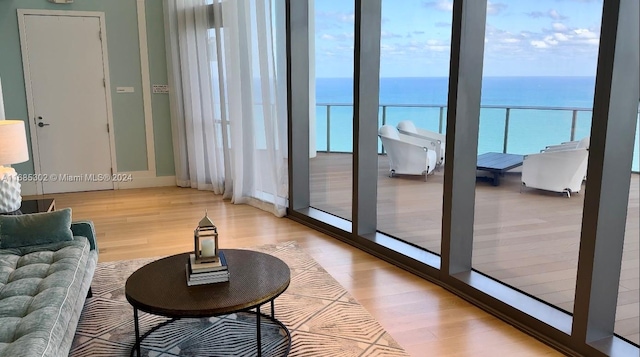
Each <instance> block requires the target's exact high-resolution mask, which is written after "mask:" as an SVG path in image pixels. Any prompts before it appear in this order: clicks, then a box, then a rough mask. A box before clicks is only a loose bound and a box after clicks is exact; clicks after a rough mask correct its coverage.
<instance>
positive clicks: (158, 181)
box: [20, 171, 177, 196]
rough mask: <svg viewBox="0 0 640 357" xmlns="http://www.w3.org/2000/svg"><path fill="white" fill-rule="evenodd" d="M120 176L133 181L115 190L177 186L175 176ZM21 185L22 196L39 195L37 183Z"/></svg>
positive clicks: (127, 173)
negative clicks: (128, 177)
mask: <svg viewBox="0 0 640 357" xmlns="http://www.w3.org/2000/svg"><path fill="white" fill-rule="evenodd" d="M120 174H122V175H123V177H125V176H126V175H129V174H130V175H131V180H127V181H126V182H116V183H115V185H114V190H126V189H129V188H145V187H167V186H177V184H176V177H175V176H150V175H149V174H148V172H147V171H136V172H124V173H118V174H117V175H120ZM20 185H21V187H20V190H21V192H22V196H35V195H38V189H37V187H36V186H37V183H36V182H24V181H23V182H21V183H20Z"/></svg>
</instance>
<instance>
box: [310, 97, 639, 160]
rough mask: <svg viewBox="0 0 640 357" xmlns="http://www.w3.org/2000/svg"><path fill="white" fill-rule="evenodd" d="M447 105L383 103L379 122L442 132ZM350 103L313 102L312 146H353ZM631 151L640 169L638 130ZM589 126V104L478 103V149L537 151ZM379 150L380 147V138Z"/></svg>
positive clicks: (321, 148) (583, 133) (328, 148)
mask: <svg viewBox="0 0 640 357" xmlns="http://www.w3.org/2000/svg"><path fill="white" fill-rule="evenodd" d="M446 115H447V107H446V106H445V105H427V104H381V105H380V107H379V113H378V126H381V125H385V124H389V125H393V126H396V125H397V124H398V122H400V121H402V120H412V121H413V122H414V123H415V125H416V126H418V127H421V128H424V129H428V130H432V131H436V132H439V133H445V132H446ZM352 117H353V105H352V104H343V103H319V104H317V105H316V149H317V150H318V151H321V152H334V153H335V152H352V150H353V142H352V141H353V140H352V137H353V127H352V124H351V119H352ZM638 122H639V123H638V125H637V126H636V139H635V146H634V148H635V149H634V155H633V166H632V170H633V171H634V172H638V171H640V160H639V158H638V154H639V153H638V151H639V150H638V147H639V146H640V145H639V144H638V139H639V138H638V136H639V135H638V130H640V129H639V128H640V110H639V111H638ZM590 130H591V109H590V108H567V107H533V106H495V105H485V106H482V107H481V109H480V134H479V138H478V153H483V152H489V151H494V152H495V151H501V152H504V153H507V152H508V153H514V154H529V153H534V152H539V151H540V149H543V148H544V147H545V146H547V145H553V144H559V143H561V142H565V141H573V140H579V139H581V138H583V137H585V136H588V135H589V133H590ZM378 153H381V154H382V153H384V148H383V147H382V144H381V143H379V144H378Z"/></svg>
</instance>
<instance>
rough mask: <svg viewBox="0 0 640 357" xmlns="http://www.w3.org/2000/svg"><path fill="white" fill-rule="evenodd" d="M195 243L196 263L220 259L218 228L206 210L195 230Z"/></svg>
mask: <svg viewBox="0 0 640 357" xmlns="http://www.w3.org/2000/svg"><path fill="white" fill-rule="evenodd" d="M193 245H194V253H195V256H196V263H208V262H216V261H218V228H216V226H215V225H214V224H213V222H212V221H211V219H209V216H207V212H206V211H205V213H204V217H203V218H202V219H201V220H200V223H198V227H197V228H196V229H195V230H194V231H193Z"/></svg>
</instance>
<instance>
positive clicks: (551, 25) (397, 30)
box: [314, 0, 602, 78]
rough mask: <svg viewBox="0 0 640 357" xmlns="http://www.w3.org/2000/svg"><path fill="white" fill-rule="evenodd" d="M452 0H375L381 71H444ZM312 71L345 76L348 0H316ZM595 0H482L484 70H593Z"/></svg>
mask: <svg viewBox="0 0 640 357" xmlns="http://www.w3.org/2000/svg"><path fill="white" fill-rule="evenodd" d="M452 7H453V1H452V0H382V33H381V44H380V50H381V60H380V62H381V63H380V76H381V77H446V76H448V74H449V54H450V44H451V18H452ZM314 10H315V42H316V43H315V46H316V77H319V78H327V77H352V76H353V41H354V36H353V34H354V31H353V26H354V1H353V0H351V1H345V0H316V1H315V8H314ZM601 15H602V0H502V2H500V1H489V3H488V7H487V24H486V32H485V54H484V68H483V71H484V75H485V76H590V77H593V76H595V71H596V63H597V55H598V42H599V36H600V21H601Z"/></svg>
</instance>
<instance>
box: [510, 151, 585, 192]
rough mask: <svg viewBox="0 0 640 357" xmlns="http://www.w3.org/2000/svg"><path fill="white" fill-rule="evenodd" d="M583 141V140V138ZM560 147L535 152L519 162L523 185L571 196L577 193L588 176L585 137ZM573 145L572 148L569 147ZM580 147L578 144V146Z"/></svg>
mask: <svg viewBox="0 0 640 357" xmlns="http://www.w3.org/2000/svg"><path fill="white" fill-rule="evenodd" d="M583 140H584V141H583ZM583 140H581V141H580V142H581V144H578V143H580V142H576V144H575V145H567V147H563V148H560V147H559V146H561V145H558V146H554V147H552V149H551V150H548V149H545V150H544V151H542V152H540V153H537V154H530V155H525V157H524V161H523V162H522V185H523V186H524V187H531V188H537V189H541V190H547V191H553V192H561V193H565V194H566V195H567V197H571V194H572V193H574V192H580V190H581V189H582V181H584V179H585V177H586V175H587V162H588V159H589V151H588V149H587V148H586V147H583V146H584V145H585V144H586V145H587V146H588V139H587V140H585V139H583ZM570 146H573V148H568V147H570ZM578 146H580V147H578Z"/></svg>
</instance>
